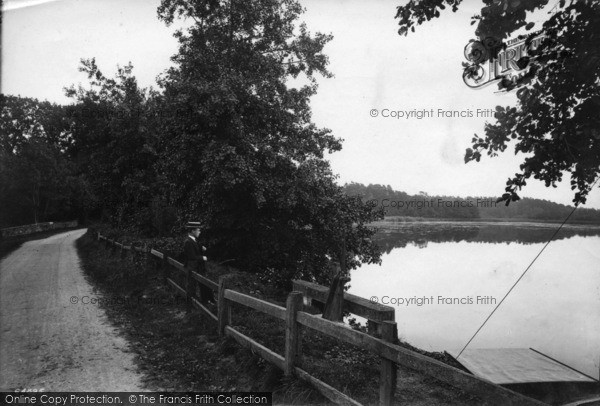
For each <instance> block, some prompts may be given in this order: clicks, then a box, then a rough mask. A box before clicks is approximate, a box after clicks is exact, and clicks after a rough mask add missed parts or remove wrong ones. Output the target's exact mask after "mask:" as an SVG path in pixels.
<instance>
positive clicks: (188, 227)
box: [185, 221, 202, 230]
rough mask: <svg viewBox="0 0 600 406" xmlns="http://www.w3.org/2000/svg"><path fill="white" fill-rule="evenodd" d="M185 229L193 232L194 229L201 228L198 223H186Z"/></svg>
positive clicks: (200, 224)
mask: <svg viewBox="0 0 600 406" xmlns="http://www.w3.org/2000/svg"><path fill="white" fill-rule="evenodd" d="M185 228H187V229H190V230H193V229H194V228H202V223H200V222H199V221H188V222H187V224H186V225H185Z"/></svg>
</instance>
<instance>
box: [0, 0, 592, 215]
mask: <svg viewBox="0 0 600 406" xmlns="http://www.w3.org/2000/svg"><path fill="white" fill-rule="evenodd" d="M300 2H301V4H302V5H303V6H304V7H306V13H305V14H304V15H303V17H302V20H303V21H305V22H306V24H307V26H308V28H309V30H310V31H311V32H316V31H320V32H324V33H330V34H332V35H333V36H334V39H333V40H332V41H331V42H330V43H329V44H328V45H327V46H326V47H325V53H326V54H327V55H328V56H329V59H330V66H329V68H330V71H331V72H332V73H333V74H334V75H335V76H334V78H331V79H325V78H323V79H322V80H319V91H318V93H317V95H316V96H314V97H313V99H312V102H311V105H312V108H313V121H314V122H315V123H316V124H317V125H318V126H320V127H326V128H329V129H331V130H332V131H333V134H334V135H336V136H337V137H340V138H342V139H343V140H344V142H343V149H342V151H340V152H336V153H334V154H332V155H330V156H329V159H330V161H331V164H332V168H333V170H334V172H335V173H337V174H338V175H339V182H340V183H341V184H343V183H345V182H352V181H354V182H360V183H364V184H369V183H373V184H383V185H390V186H391V187H392V188H394V189H396V190H402V191H406V192H408V193H411V194H416V193H419V192H421V191H423V192H426V193H428V194H430V195H433V194H443V195H448V196H498V195H500V194H501V193H503V192H504V187H505V182H506V180H507V179H508V177H509V176H511V175H513V174H514V173H516V172H517V171H518V169H519V168H518V166H519V164H520V163H521V162H522V156H521V155H518V156H515V155H514V152H513V151H514V147H509V148H508V149H507V150H506V152H505V153H504V154H501V155H500V156H499V157H495V158H487V157H484V158H483V159H482V160H481V162H478V163H477V162H471V163H469V164H465V163H464V159H463V158H464V151H465V149H466V148H468V147H469V146H470V140H471V138H472V137H473V134H479V135H482V131H483V126H484V123H485V121H486V118H485V117H477V110H478V109H480V110H482V111H485V110H487V109H494V108H495V106H496V105H502V106H507V105H514V103H515V97H514V94H512V93H499V92H498V91H497V87H496V86H494V85H492V86H488V87H485V88H482V89H471V88H468V87H467V86H466V85H465V84H464V83H463V80H462V66H461V63H462V62H463V61H464V60H465V59H464V55H463V50H464V47H465V45H466V44H467V43H468V41H469V40H470V39H472V38H474V33H473V32H474V26H471V25H470V17H471V16H472V15H473V14H475V13H476V12H477V11H478V10H477V6H479V4H481V3H480V2H468V3H467V2H464V3H463V4H466V5H465V7H463V8H462V9H460V10H459V11H458V12H457V13H452V12H451V11H450V10H447V11H446V12H445V13H443V14H442V16H441V17H440V18H438V19H435V20H433V21H430V22H429V23H426V24H425V25H422V26H418V27H417V29H416V32H415V33H410V34H409V35H408V36H406V37H404V36H399V35H398V33H397V29H398V25H397V24H398V21H397V20H396V19H394V16H395V12H396V7H397V6H398V5H399V4H400V2H402V0H395V1H389V0H385V1H384V0H373V1H368V2H367V1H364V0H344V1H340V0H301V1H300ZM551 3H552V2H551ZM158 4H159V1H158V0H127V1H123V0H5V1H4V8H3V11H4V13H3V24H2V25H3V26H2V30H3V32H2V80H1V90H2V92H3V93H6V94H13V95H21V96H27V97H35V98H38V99H46V100H50V101H53V102H57V103H69V102H70V100H69V99H67V98H66V97H65V96H64V92H63V88H64V87H65V86H70V85H71V84H78V83H85V79H86V78H85V76H84V75H83V74H82V73H80V72H78V69H77V68H78V66H79V60H80V59H81V58H91V57H95V58H96V62H97V64H98V66H99V67H100V69H101V70H102V71H103V73H105V75H107V76H112V75H113V74H114V73H115V72H116V68H117V65H121V66H122V65H125V64H127V63H128V62H132V64H133V65H134V74H135V75H136V77H137V78H138V81H139V83H140V84H141V85H142V86H145V87H149V86H154V87H156V77H157V75H159V74H160V73H161V72H163V71H164V70H166V69H167V68H168V67H169V66H170V64H171V62H170V56H171V55H173V54H175V53H176V52H177V41H176V40H175V39H174V38H173V36H172V34H173V32H174V29H173V28H170V27H166V26H165V25H164V24H163V23H162V22H160V21H159V20H158V19H157V16H156V8H157V6H158ZM552 6H553V4H551V5H550V7H548V8H552ZM468 7H475V8H471V9H469V8H468ZM546 15H547V14H546V12H545V11H544V12H538V13H536V15H534V16H533V18H534V19H537V20H540V21H541V20H542V19H543V18H545V16H546ZM534 29H537V27H535V28H534ZM431 109H433V113H434V114H433V117H423V118H421V119H418V118H416V117H414V116H410V117H408V118H407V117H406V113H404V116H403V117H401V118H396V117H391V116H392V115H400V114H401V113H396V112H411V111H412V112H413V113H412V114H413V115H414V113H415V112H417V111H423V110H427V111H431ZM448 111H458V112H463V114H465V115H466V114H469V112H470V113H471V114H472V115H473V117H454V118H449V117H445V115H446V114H449V113H447V112H448ZM375 115H377V116H376V117H374V116H375ZM438 115H442V117H438ZM386 116H387V117H386ZM487 120H488V121H490V120H491V119H490V118H487ZM521 196H522V197H534V198H540V199H547V200H552V201H556V202H559V203H563V204H570V203H571V200H572V197H573V196H572V193H571V190H570V188H569V179H568V177H565V181H563V183H562V184H559V187H558V188H555V189H554V188H546V187H545V186H544V184H543V183H542V182H538V181H535V180H533V179H532V180H530V181H529V185H528V186H527V187H526V189H525V190H523V191H522V193H521ZM585 207H593V208H600V191H599V190H598V188H596V189H595V190H594V191H592V192H591V194H590V197H589V199H588V203H587V204H586V206H585Z"/></svg>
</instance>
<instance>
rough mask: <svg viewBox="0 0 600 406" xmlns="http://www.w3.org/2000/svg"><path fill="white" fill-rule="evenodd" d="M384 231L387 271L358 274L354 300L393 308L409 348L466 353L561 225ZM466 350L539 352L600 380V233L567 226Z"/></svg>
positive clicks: (410, 226)
mask: <svg viewBox="0 0 600 406" xmlns="http://www.w3.org/2000/svg"><path fill="white" fill-rule="evenodd" d="M382 224H383V223H382ZM380 227H383V228H380V229H379V230H380V231H379V232H378V234H377V235H376V239H377V241H378V243H379V245H380V246H381V247H382V249H383V251H384V254H383V256H382V260H383V262H382V265H381V266H380V265H363V266H362V267H361V268H359V269H356V270H354V271H352V275H351V276H352V281H351V286H350V290H349V291H350V292H351V293H353V294H356V295H359V296H362V297H365V298H372V297H374V298H377V300H378V301H379V302H380V303H383V304H389V305H392V306H394V307H395V310H396V322H397V323H398V333H399V336H400V338H401V339H403V340H404V341H406V342H408V343H410V344H412V345H414V346H417V347H419V348H422V349H424V350H428V351H443V350H450V349H459V350H460V349H462V348H463V346H464V345H465V344H466V343H467V342H468V340H469V339H470V338H471V336H472V335H473V334H474V333H475V331H476V330H477V329H478V328H479V326H480V325H481V324H482V323H483V322H484V320H485V319H486V317H487V316H488V315H489V314H490V313H491V312H492V310H493V309H494V307H495V306H496V305H497V304H498V303H499V302H500V301H501V299H502V298H503V296H504V295H505V294H506V292H508V290H509V289H510V287H511V286H512V285H513V284H514V283H515V281H516V280H517V279H518V278H519V276H520V275H521V274H522V273H523V271H525V269H526V268H527V266H528V265H529V264H530V262H531V261H532V260H533V259H534V258H535V257H536V255H537V254H538V253H539V252H540V250H541V249H542V248H543V246H544V245H545V244H546V242H547V241H548V240H549V239H550V237H551V236H552V235H553V234H554V232H555V231H556V229H557V228H558V225H557V224H536V223H508V224H504V223H495V224H490V223H458V222H420V223H400V224H396V225H394V226H393V227H389V225H388V227H386V226H385V225H383V226H382V225H381V224H380ZM468 348H534V349H536V350H538V351H541V352H543V353H544V354H546V355H549V356H551V357H553V358H555V359H557V360H559V361H561V362H564V363H566V364H568V365H570V366H572V367H574V368H576V369H578V370H580V371H582V372H584V373H586V374H588V375H590V376H592V377H595V378H598V375H599V373H598V371H599V366H600V228H598V227H575V226H565V228H564V229H563V230H561V232H559V234H558V235H557V236H556V237H555V239H554V240H553V241H552V242H551V243H550V244H549V245H548V247H547V248H546V249H545V251H544V252H543V253H542V254H541V255H540V257H539V258H538V259H537V261H535V263H534V264H533V265H532V266H531V268H530V269H529V271H528V272H527V273H526V274H525V276H524V277H523V279H522V280H521V281H520V282H519V283H518V284H517V285H516V287H515V288H514V289H513V290H512V292H511V293H510V295H509V296H508V297H507V298H506V300H505V301H504V302H503V303H502V304H501V306H500V307H499V308H498V310H497V311H496V312H495V313H494V315H493V316H492V317H491V318H490V320H489V321H488V322H487V324H486V325H485V326H484V327H483V329H482V330H481V331H480V332H479V334H478V335H477V336H476V337H475V339H474V340H473V341H472V342H471V344H469V347H468Z"/></svg>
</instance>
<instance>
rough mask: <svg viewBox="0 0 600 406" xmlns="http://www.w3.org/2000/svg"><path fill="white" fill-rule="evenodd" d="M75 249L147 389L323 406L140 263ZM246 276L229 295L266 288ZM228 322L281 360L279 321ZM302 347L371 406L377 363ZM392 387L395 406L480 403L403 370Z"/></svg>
mask: <svg viewBox="0 0 600 406" xmlns="http://www.w3.org/2000/svg"><path fill="white" fill-rule="evenodd" d="M77 248H78V251H79V255H80V258H81V264H82V267H83V268H84V271H85V273H86V275H87V276H88V278H89V280H90V282H92V284H93V285H94V286H96V287H97V289H98V293H99V295H101V296H102V297H103V299H104V300H102V302H101V305H102V307H103V308H104V309H105V311H106V313H107V314H108V317H109V319H110V320H111V321H112V322H113V323H114V324H115V325H116V326H118V327H120V329H121V331H123V333H124V334H125V336H126V338H127V339H128V341H129V342H130V343H131V345H132V349H133V351H134V352H135V354H136V362H137V365H138V367H139V369H140V370H141V371H142V372H143V373H144V375H145V385H146V386H147V388H148V389H151V390H167V391H190V390H191V391H268V392H273V393H274V396H273V399H274V403H276V404H298V405H312V404H315V405H316V404H329V402H328V401H327V399H325V398H323V397H322V396H321V395H320V394H319V393H318V392H317V391H316V390H314V389H313V388H312V387H311V386H309V385H308V384H306V383H304V382H302V381H299V380H297V379H293V378H285V377H284V376H283V374H282V372H281V371H280V370H279V369H278V368H276V367H275V366H272V365H270V364H269V363H267V362H266V361H264V360H263V359H261V358H260V357H259V356H257V355H254V354H252V352H251V351H249V350H246V349H243V348H242V347H240V346H239V345H238V344H237V343H235V342H234V341H233V340H231V339H228V338H224V339H221V338H219V337H218V335H217V332H216V323H215V322H214V321H213V320H212V319H209V318H207V317H206V316H203V315H202V314H200V313H198V312H191V313H186V312H185V307H184V303H183V300H182V299H177V298H175V297H174V296H173V293H172V291H171V290H170V289H169V288H167V287H165V286H164V285H163V276H162V274H161V272H159V271H157V270H156V269H154V266H153V265H152V264H151V263H148V262H147V260H144V259H143V258H142V257H138V258H137V259H135V260H134V261H132V260H131V258H130V257H128V258H127V259H121V258H119V256H118V255H115V254H111V253H109V251H107V250H106V249H105V248H104V246H103V245H101V244H99V243H98V242H97V241H96V240H95V239H93V238H92V237H91V236H90V234H89V233H88V234H86V235H84V236H83V237H82V238H80V239H79V240H78V241H77ZM251 277H252V276H251V275H248V274H240V275H237V277H236V278H235V279H234V287H233V288H234V289H235V290H240V291H243V292H245V293H251V294H253V295H254V296H256V295H258V296H261V294H260V292H261V291H263V292H264V291H265V290H266V289H263V288H262V287H260V286H259V287H258V288H257V286H258V284H257V283H256V282H255V281H252V280H251V279H250V278H251ZM249 286H250V287H251V288H249ZM249 289H251V291H250V292H249V291H248V290H249ZM280 304H282V303H280ZM213 310H215V309H213ZM233 315H234V318H233V324H234V326H235V328H236V329H237V330H239V331H241V332H242V333H244V334H246V335H248V336H250V337H252V338H253V339H255V340H256V341H258V342H260V343H261V344H263V345H265V346H266V347H267V348H270V349H272V350H273V351H275V352H277V353H279V354H282V353H283V343H284V325H283V322H282V321H280V320H276V319H273V318H271V317H269V316H266V315H263V314H259V313H257V312H254V311H251V310H248V309H246V308H243V307H241V306H238V305H234V310H233ZM302 341H303V345H302V354H303V357H302V360H301V364H300V366H301V367H302V368H303V369H305V370H306V371H307V372H309V373H310V374H312V375H314V376H316V377H317V378H319V379H321V380H323V381H325V382H327V383H328V384H330V385H332V386H333V387H335V388H337V389H338V390H341V391H343V392H344V393H346V394H348V395H349V396H351V397H353V398H354V399H356V400H358V401H359V402H361V403H363V404H365V405H370V404H377V403H378V385H379V359H378V358H377V357H375V356H373V355H372V354H370V353H369V352H367V351H364V350H361V349H359V348H356V347H353V346H351V345H346V344H344V343H341V342H340V341H338V340H335V339H333V338H331V337H326V336H323V335H321V334H318V333H315V332H311V331H304V332H303V339H302ZM398 388H399V390H398V391H397V393H396V402H398V403H401V404H415V405H481V404H483V402H481V400H478V399H476V398H474V397H472V396H470V395H467V394H465V393H463V392H461V391H459V390H457V389H455V388H452V387H450V386H447V385H444V384H442V383H440V382H439V381H437V380H435V379H433V378H430V377H426V376H423V375H421V374H419V373H416V372H414V371H411V370H408V369H404V368H399V372H398Z"/></svg>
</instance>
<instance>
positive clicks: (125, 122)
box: [2, 0, 382, 284]
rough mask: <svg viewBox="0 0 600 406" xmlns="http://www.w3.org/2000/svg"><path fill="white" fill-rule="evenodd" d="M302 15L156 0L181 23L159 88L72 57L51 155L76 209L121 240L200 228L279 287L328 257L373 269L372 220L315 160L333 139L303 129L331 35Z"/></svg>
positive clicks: (269, 7) (219, 249)
mask: <svg viewBox="0 0 600 406" xmlns="http://www.w3.org/2000/svg"><path fill="white" fill-rule="evenodd" d="M302 12H303V9H302V8H301V7H300V5H299V4H298V3H297V2H296V1H294V0H284V1H274V0H253V1H249V2H236V1H234V0H231V1H230V0H227V1H191V0H163V1H162V2H161V4H160V6H159V8H158V17H159V19H161V20H162V21H164V22H165V23H166V24H171V23H173V22H174V21H175V20H176V19H184V20H185V22H184V23H183V25H184V26H186V27H187V28H185V29H182V30H179V31H177V32H176V37H177V38H178V40H179V43H180V47H179V51H178V53H177V54H176V55H174V56H173V57H172V61H173V66H172V67H171V68H170V69H168V70H167V71H166V72H164V74H163V75H161V77H160V78H159V80H158V86H159V89H158V90H152V89H150V90H147V89H141V88H140V87H139V86H138V84H137V81H136V79H135V77H134V75H133V71H132V69H133V68H132V66H131V65H127V66H124V67H120V68H118V71H117V74H116V76H115V77H114V78H109V77H107V76H105V75H104V74H103V73H102V72H101V71H100V69H99V68H98V66H97V65H96V62H95V60H94V59H87V60H82V64H81V67H80V70H81V71H82V72H84V73H85V74H87V76H88V80H89V86H87V87H83V86H79V87H77V88H75V87H70V88H67V89H65V91H66V94H67V95H68V96H70V97H71V98H72V99H73V100H74V104H73V105H70V106H66V107H56V108H59V109H60V111H61V113H60V114H59V116H60V118H61V119H64V120H65V121H66V123H67V125H66V126H65V128H64V132H63V133H61V136H62V138H64V140H63V141H64V145H63V146H61V147H60V148H61V149H60V151H61V154H62V155H61V156H62V157H65V158H68V162H69V163H70V164H71V165H72V168H71V173H72V174H73V175H74V176H76V177H81V178H82V180H83V181H84V182H85V186H86V188H85V192H86V193H85V194H84V193H79V195H77V197H78V202H79V204H82V205H83V206H85V207H87V208H88V210H89V211H90V214H91V215H93V216H95V217H96V218H99V219H101V220H103V221H104V222H107V223H110V225H111V226H112V227H116V228H118V229H120V230H124V231H129V234H135V233H138V234H139V235H145V236H157V237H160V236H168V235H171V236H173V235H183V232H184V229H183V224H185V222H186V221H188V220H192V219H193V220H197V221H201V222H202V223H203V225H204V232H203V237H204V238H205V239H206V241H205V244H206V245H209V246H210V253H211V256H212V257H213V259H220V260H225V261H228V264H230V265H235V266H238V267H240V268H242V269H245V270H251V271H260V272H263V273H265V274H268V275H270V277H271V279H272V280H273V282H277V283H280V284H286V283H289V280H290V279H291V278H293V277H304V278H308V279H310V278H314V279H316V280H319V281H322V282H323V281H326V280H327V279H328V278H329V277H330V276H331V272H330V267H331V262H332V261H345V262H346V263H347V264H348V266H349V267H351V268H352V267H356V266H358V265H359V264H360V263H362V262H378V261H379V257H380V253H379V250H378V248H377V246H376V245H375V244H374V243H373V242H372V241H371V240H370V237H371V236H372V235H373V233H374V232H373V230H371V229H370V228H368V227H367V224H368V223H370V222H371V221H373V220H375V219H378V218H381V217H382V213H381V212H380V211H378V210H374V209H373V208H372V207H371V206H369V205H367V204H365V203H363V202H362V201H361V200H360V199H354V198H350V197H348V196H346V195H345V194H344V193H343V190H342V188H341V187H340V186H338V185H337V184H336V183H335V178H336V176H335V175H334V174H333V173H332V171H331V169H330V166H329V162H328V161H327V160H326V159H325V155H326V154H327V153H331V152H335V151H339V150H340V149H341V141H340V140H339V139H338V138H336V137H334V136H333V135H332V134H331V132H330V131H329V130H328V129H322V128H318V127H316V126H315V125H314V124H313V123H312V121H311V110H310V105H309V101H310V97H311V96H312V95H314V94H315V92H316V91H317V81H316V80H317V75H320V76H322V77H325V78H327V77H330V76H331V73H330V72H329V71H328V70H327V65H328V59H327V57H326V55H325V54H324V53H323V47H324V46H325V44H326V43H327V42H328V41H329V40H330V39H331V36H329V35H325V34H321V33H316V34H311V33H310V32H309V31H308V29H307V27H306V26H305V25H304V24H300V23H299V17H300V15H301V13H302ZM38 105H41V104H40V103H38ZM8 110H10V111H12V110H13V109H12V107H10V106H9V108H8ZM16 113H17V111H16V110H15V112H14V113H11V114H16ZM17 121H18V122H19V123H21V124H22V125H26V123H25V124H23V120H22V119H18V120H17ZM7 122H9V120H7ZM29 127H30V126H29ZM44 127H45V124H44ZM2 137H3V139H4V138H6V140H7V142H8V141H11V142H12V140H13V138H14V137H5V133H4V131H3V134H2ZM55 138H56V137H55ZM63 141H61V142H63ZM50 144H51V145H54V146H56V145H59V144H58V143H56V142H55V143H54V144H52V143H50ZM7 176H8V175H7ZM53 176H54V175H53ZM53 179H55V180H58V181H59V182H60V181H61V179H65V178H64V176H54V177H53ZM64 184H65V185H66V184H68V182H64ZM32 220H33V219H32ZM341 253H345V254H341Z"/></svg>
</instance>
